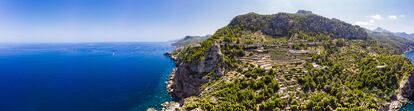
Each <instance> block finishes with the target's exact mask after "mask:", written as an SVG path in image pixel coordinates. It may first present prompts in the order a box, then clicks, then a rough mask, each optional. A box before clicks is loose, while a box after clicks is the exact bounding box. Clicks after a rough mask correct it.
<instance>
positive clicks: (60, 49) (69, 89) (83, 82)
mask: <svg viewBox="0 0 414 111" xmlns="http://www.w3.org/2000/svg"><path fill="white" fill-rule="evenodd" d="M172 49H173V47H171V46H169V44H167V43H62V44H0V111H143V110H146V109H147V108H148V107H158V108H159V107H160V104H161V103H163V102H165V101H170V100H172V98H171V97H170V96H169V95H168V94H167V92H166V89H165V83H164V82H165V80H166V79H167V77H168V74H169V73H170V72H171V70H172V69H173V68H174V67H175V65H174V62H173V61H172V60H170V59H169V58H168V57H166V56H164V55H163V53H164V52H166V51H170V50H172Z"/></svg>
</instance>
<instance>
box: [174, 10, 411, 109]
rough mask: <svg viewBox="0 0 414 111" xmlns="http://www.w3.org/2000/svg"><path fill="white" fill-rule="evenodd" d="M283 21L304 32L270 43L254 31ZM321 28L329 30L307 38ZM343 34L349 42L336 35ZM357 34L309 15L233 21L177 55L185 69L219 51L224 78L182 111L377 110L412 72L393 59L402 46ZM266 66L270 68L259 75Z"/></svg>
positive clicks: (190, 100)
mask: <svg viewBox="0 0 414 111" xmlns="http://www.w3.org/2000/svg"><path fill="white" fill-rule="evenodd" d="M275 16H276V17H275ZM279 16H280V17H279ZM285 17H287V18H289V19H292V17H293V19H292V20H299V21H294V22H298V24H299V26H302V25H304V24H305V25H309V24H312V27H307V26H304V27H301V28H294V29H286V30H287V31H285V32H289V33H290V34H288V35H284V36H277V37H276V36H275V33H277V32H272V33H261V32H260V30H262V32H263V30H265V28H269V26H268V25H266V24H268V23H269V22H275V21H273V19H276V20H279V19H282V20H283V19H286V18H285ZM306 17H310V18H306ZM301 24H302V25H301ZM323 24H331V26H332V27H335V28H333V29H334V30H331V29H329V30H325V29H321V30H322V31H315V30H316V29H319V28H317V26H321V25H323ZM332 24H333V25H332ZM314 26H315V27H314ZM277 28H281V27H277ZM344 28H345V29H346V30H345V29H344ZM312 29H315V30H312ZM258 31H259V32H258ZM273 31H275V30H273ZM337 31H339V32H341V33H339V32H337ZM285 32H283V33H285ZM346 33H347V34H355V35H352V36H347V37H345V36H338V35H346ZM361 33H362V32H360V29H359V27H353V26H352V25H349V24H346V23H343V22H341V21H339V20H335V19H324V18H323V19H321V17H320V16H317V15H314V14H298V15H296V14H293V15H292V14H287V15H284V14H283V13H282V14H279V15H265V16H260V15H257V14H254V13H249V14H247V15H243V16H238V17H236V18H235V20H233V21H232V23H230V25H229V26H226V27H224V28H222V29H220V30H218V31H217V32H216V33H215V34H214V35H213V36H212V37H211V38H209V39H207V40H206V41H204V42H202V43H201V45H200V46H192V47H186V48H184V49H182V50H180V51H179V52H177V53H178V54H177V55H178V57H179V58H181V59H182V60H185V61H187V62H193V61H197V60H204V58H203V57H204V56H205V55H206V53H207V52H208V50H210V49H211V47H212V46H213V45H214V44H216V45H220V46H221V47H220V48H221V52H222V53H223V55H222V56H223V58H224V63H226V64H227V65H225V66H222V67H224V69H226V71H225V73H224V75H222V76H218V77H217V78H216V79H212V80H210V81H209V82H208V83H205V84H203V86H202V87H200V90H201V94H200V95H197V96H194V97H190V98H187V99H185V103H184V106H183V108H184V110H192V109H195V108H200V109H203V110H208V111H245V110H264V111H270V110H273V111H279V110H315V111H327V110H338V111H347V110H358V111H362V110H364V111H365V110H378V108H379V107H382V106H383V105H384V104H385V103H387V102H390V101H391V100H393V99H395V98H396V94H397V92H396V91H397V90H398V88H399V87H400V84H399V83H400V82H401V81H402V80H405V79H407V77H408V76H409V75H410V74H411V73H412V72H413V71H414V67H413V66H412V65H411V63H410V62H409V60H408V59H406V58H404V57H403V56H402V55H397V54H395V53H400V52H401V49H400V48H401V47H407V46H404V45H407V44H408V43H404V44H398V43H395V42H387V40H382V39H380V38H372V37H370V38H365V37H361V38H358V37H356V36H358V35H364V34H361ZM266 57H269V58H266ZM229 66H231V67H229ZM268 66H270V67H271V68H270V69H269V68H267V69H266V67H268ZM264 67H265V68H264Z"/></svg>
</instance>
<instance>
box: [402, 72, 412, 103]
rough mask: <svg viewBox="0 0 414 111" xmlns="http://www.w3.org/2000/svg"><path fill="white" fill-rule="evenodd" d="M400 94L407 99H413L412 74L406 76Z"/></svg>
mask: <svg viewBox="0 0 414 111" xmlns="http://www.w3.org/2000/svg"><path fill="white" fill-rule="evenodd" d="M401 93H402V96H403V97H405V98H408V99H411V100H412V99H414V74H411V75H410V77H408V79H407V81H406V82H405V84H404V85H403V87H402V89H401Z"/></svg>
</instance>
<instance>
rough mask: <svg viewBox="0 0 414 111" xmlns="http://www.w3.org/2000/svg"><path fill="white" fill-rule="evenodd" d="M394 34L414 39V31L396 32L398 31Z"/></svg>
mask: <svg viewBox="0 0 414 111" xmlns="http://www.w3.org/2000/svg"><path fill="white" fill-rule="evenodd" d="M394 35H396V36H399V37H402V38H407V39H414V33H412V34H407V33H405V32H396V33H394Z"/></svg>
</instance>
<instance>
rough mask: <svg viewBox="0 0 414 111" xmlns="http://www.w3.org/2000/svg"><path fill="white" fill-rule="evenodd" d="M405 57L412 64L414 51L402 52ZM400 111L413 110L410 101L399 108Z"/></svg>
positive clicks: (413, 106) (413, 105)
mask: <svg viewBox="0 0 414 111" xmlns="http://www.w3.org/2000/svg"><path fill="white" fill-rule="evenodd" d="M404 55H405V57H407V58H409V59H410V60H411V63H413V64H414V51H410V52H407V53H405V54H404ZM401 111H414V104H413V103H410V104H408V105H405V106H404V107H402V108H401Z"/></svg>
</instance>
